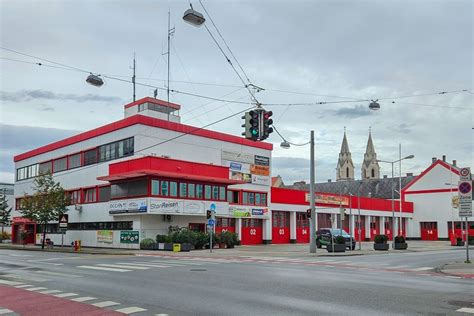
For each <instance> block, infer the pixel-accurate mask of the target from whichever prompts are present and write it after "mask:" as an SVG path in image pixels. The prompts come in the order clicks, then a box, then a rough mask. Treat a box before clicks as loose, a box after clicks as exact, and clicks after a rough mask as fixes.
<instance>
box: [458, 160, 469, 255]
mask: <svg viewBox="0 0 474 316" xmlns="http://www.w3.org/2000/svg"><path fill="white" fill-rule="evenodd" d="M459 178H460V181H459V184H458V196H459V208H458V210H459V217H460V218H462V217H464V218H465V219H466V228H465V231H464V236H466V237H465V238H466V239H465V243H466V263H469V262H470V261H469V221H468V217H471V216H472V180H471V170H470V168H461V170H460V171H459Z"/></svg>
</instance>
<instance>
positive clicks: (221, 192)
mask: <svg viewBox="0 0 474 316" xmlns="http://www.w3.org/2000/svg"><path fill="white" fill-rule="evenodd" d="M219 200H221V201H225V187H219Z"/></svg>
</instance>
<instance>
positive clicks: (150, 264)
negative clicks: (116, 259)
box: [127, 262, 171, 268]
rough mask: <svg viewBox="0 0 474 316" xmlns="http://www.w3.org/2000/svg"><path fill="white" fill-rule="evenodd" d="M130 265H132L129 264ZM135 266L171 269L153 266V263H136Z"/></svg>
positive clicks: (163, 266)
mask: <svg viewBox="0 0 474 316" xmlns="http://www.w3.org/2000/svg"><path fill="white" fill-rule="evenodd" d="M127 264H130V263H127ZM133 265H134V266H143V267H150V268H169V267H171V266H167V265H160V264H153V263H141V262H134V263H133Z"/></svg>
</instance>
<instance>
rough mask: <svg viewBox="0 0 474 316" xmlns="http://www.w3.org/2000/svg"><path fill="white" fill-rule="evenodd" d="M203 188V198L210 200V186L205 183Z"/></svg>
mask: <svg viewBox="0 0 474 316" xmlns="http://www.w3.org/2000/svg"><path fill="white" fill-rule="evenodd" d="M204 188H205V191H204V192H205V193H204V194H205V199H206V200H210V199H211V186H210V185H206V186H204Z"/></svg>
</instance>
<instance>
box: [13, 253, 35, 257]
mask: <svg viewBox="0 0 474 316" xmlns="http://www.w3.org/2000/svg"><path fill="white" fill-rule="evenodd" d="M10 256H11V257H33V255H16V254H13V253H11V254H10Z"/></svg>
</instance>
